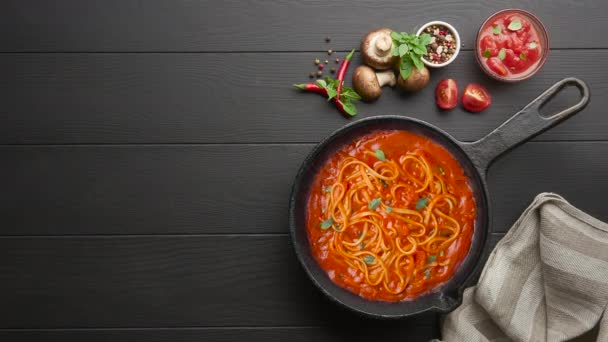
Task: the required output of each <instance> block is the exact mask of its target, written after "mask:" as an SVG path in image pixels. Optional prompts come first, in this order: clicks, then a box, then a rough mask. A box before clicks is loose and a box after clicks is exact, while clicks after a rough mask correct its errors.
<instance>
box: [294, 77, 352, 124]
mask: <svg viewBox="0 0 608 342" xmlns="http://www.w3.org/2000/svg"><path fill="white" fill-rule="evenodd" d="M293 86H294V87H296V88H298V89H302V90H304V91H306V92H310V93H317V94H321V95H323V96H327V90H325V89H324V88H321V87H319V86H318V85H317V84H316V83H303V84H294V85H293ZM332 101H333V102H334V103H335V104H336V107H337V108H338V109H339V110H340V112H342V113H343V114H345V115H347V116H351V115H350V114H348V112H347V111H346V109H344V103H342V101H340V100H339V99H337V98H336V97H334V98H333V99H332Z"/></svg>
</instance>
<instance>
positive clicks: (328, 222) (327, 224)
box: [321, 218, 334, 229]
mask: <svg viewBox="0 0 608 342" xmlns="http://www.w3.org/2000/svg"><path fill="white" fill-rule="evenodd" d="M333 224H334V220H333V219H331V218H328V219H327V220H325V221H323V222H321V229H329V227H331V226H332V225H333Z"/></svg>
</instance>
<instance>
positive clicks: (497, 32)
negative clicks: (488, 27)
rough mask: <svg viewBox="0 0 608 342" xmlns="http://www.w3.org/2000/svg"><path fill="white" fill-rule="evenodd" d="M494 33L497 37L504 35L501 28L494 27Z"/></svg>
mask: <svg viewBox="0 0 608 342" xmlns="http://www.w3.org/2000/svg"><path fill="white" fill-rule="evenodd" d="M492 33H494V34H495V35H499V34H501V33H502V28H501V27H500V26H498V25H497V26H494V27H492Z"/></svg>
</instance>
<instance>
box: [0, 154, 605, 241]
mask: <svg viewBox="0 0 608 342" xmlns="http://www.w3.org/2000/svg"><path fill="white" fill-rule="evenodd" d="M311 148H312V145H202V146H200V145H187V146H183V145H171V146H155V145H142V146H22V147H12V146H5V147H1V148H0V159H1V160H3V162H4V164H5V165H10V167H4V168H0V188H2V189H3V191H2V192H0V217H1V218H2V227H3V228H2V231H1V233H0V234H2V235H32V234H33V235H61V234H87V235H88V234H165V233H169V234H189V233H197V234H198V233H203V234H234V233H285V232H287V227H288V223H287V201H288V198H289V192H290V189H291V184H292V182H293V178H294V177H295V174H296V171H297V169H298V167H299V165H300V163H301V162H302V160H303V159H304V157H305V155H306V154H307V153H308V152H309V151H310V149H311ZM606 155H608V143H607V142H576V143H574V142H572V143H556V142H532V143H527V144H524V145H523V146H521V147H519V148H517V149H516V150H515V151H513V152H511V154H509V155H507V156H506V157H505V158H504V159H502V160H500V161H498V162H497V163H496V164H495V165H494V166H493V167H492V168H491V169H490V174H489V178H488V181H489V187H490V197H491V203H492V206H493V209H494V210H493V214H494V221H493V226H492V229H493V230H494V231H506V230H507V229H508V227H510V226H511V224H512V223H513V222H514V221H515V219H516V218H517V216H518V215H519V214H520V213H521V212H522V211H523V209H524V208H525V207H526V206H527V205H528V204H529V203H530V202H531V201H532V199H533V197H534V195H536V194H537V193H539V192H542V191H554V192H557V193H559V194H562V195H564V196H565V197H566V198H567V199H569V200H571V201H572V202H573V204H575V205H577V206H578V207H579V208H581V209H582V210H585V211H588V212H589V213H591V214H593V215H596V216H597V217H598V218H600V219H603V220H608V216H607V215H608V212H606V210H605V207H604V204H603V202H602V201H601V200H599V199H601V198H602V196H603V195H604V194H605V193H607V192H608V187H607V185H606V184H607V183H606V182H604V181H602V179H603V178H604V175H606V174H608V164H607V163H606V162H605V156H606Z"/></svg>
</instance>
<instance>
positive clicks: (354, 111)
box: [342, 101, 357, 116]
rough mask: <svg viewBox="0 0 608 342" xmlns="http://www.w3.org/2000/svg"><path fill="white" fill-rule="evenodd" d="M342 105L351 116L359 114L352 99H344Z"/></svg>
mask: <svg viewBox="0 0 608 342" xmlns="http://www.w3.org/2000/svg"><path fill="white" fill-rule="evenodd" d="M342 106H343V107H344V111H345V112H346V113H347V114H348V115H350V116H355V115H357V107H355V105H354V104H353V103H352V102H350V101H342Z"/></svg>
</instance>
